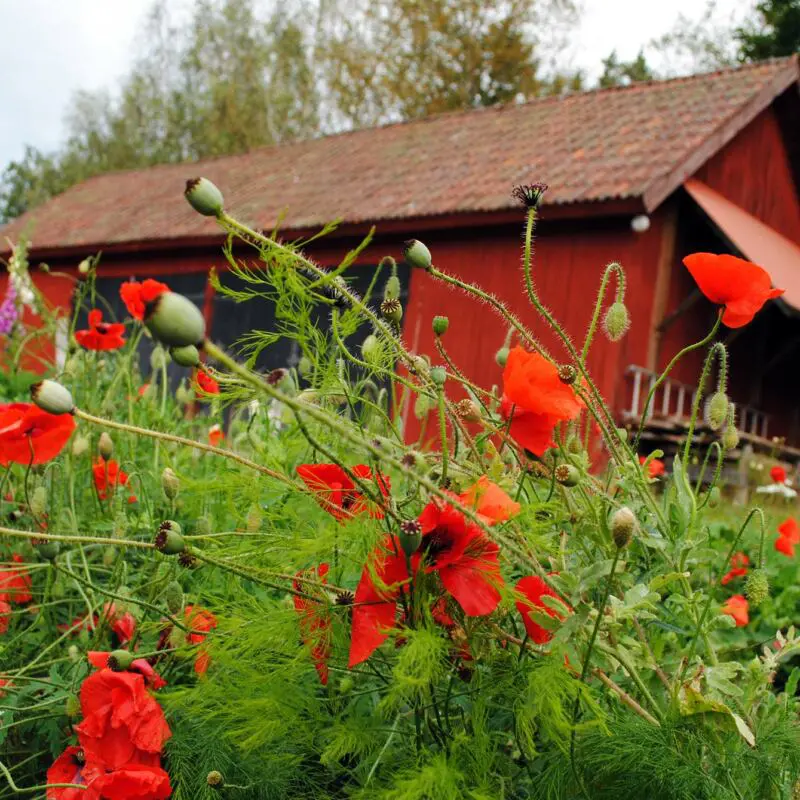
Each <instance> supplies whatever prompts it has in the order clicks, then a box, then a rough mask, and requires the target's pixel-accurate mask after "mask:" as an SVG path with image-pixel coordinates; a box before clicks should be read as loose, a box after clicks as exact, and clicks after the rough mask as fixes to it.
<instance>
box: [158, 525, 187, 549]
mask: <svg viewBox="0 0 800 800" xmlns="http://www.w3.org/2000/svg"><path fill="white" fill-rule="evenodd" d="M153 544H154V545H155V548H156V550H158V551H159V553H163V554H164V555H165V556H176V555H178V553H182V552H183V551H184V550H185V549H186V542H185V541H184V539H183V531H182V529H181V526H180V525H178V523H177V522H174V521H173V520H171V519H168V520H165V521H164V522H162V523H161V525H159V527H158V532H157V533H156V538H155V539H154V540H153Z"/></svg>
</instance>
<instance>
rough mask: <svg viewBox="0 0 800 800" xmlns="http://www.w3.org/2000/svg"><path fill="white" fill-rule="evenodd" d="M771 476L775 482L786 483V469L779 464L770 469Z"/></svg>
mask: <svg viewBox="0 0 800 800" xmlns="http://www.w3.org/2000/svg"><path fill="white" fill-rule="evenodd" d="M769 476H770V478H772V481H773V483H786V470H785V469H784V468H783V467H781V466H779V465H778V464H776V465H775V466H774V467H773V468H772V469H771V470H770V471H769Z"/></svg>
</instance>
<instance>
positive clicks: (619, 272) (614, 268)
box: [581, 262, 625, 364]
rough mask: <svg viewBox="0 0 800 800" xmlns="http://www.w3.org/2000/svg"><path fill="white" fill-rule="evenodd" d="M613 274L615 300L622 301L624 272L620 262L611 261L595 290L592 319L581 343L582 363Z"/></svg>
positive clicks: (590, 342)
mask: <svg viewBox="0 0 800 800" xmlns="http://www.w3.org/2000/svg"><path fill="white" fill-rule="evenodd" d="M613 274H616V276H617V301H618V302H622V301H623V300H624V298H625V272H624V271H623V269H622V266H621V265H620V264H618V263H616V262H612V263H611V264H609V265H608V266H607V267H606V268H605V270H604V271H603V279H602V280H601V281H600V290H599V291H598V292H597V301H596V302H595V304H594V312H593V313H592V321H591V322H590V323H589V330H588V331H587V333H586V341H585V342H584V343H583V350H582V351H581V361H582V362H583V363H584V364H585V363H586V357H587V356H588V355H589V348H590V347H591V346H592V341H593V340H594V335H595V333H596V332H597V323H598V322H599V321H600V313H601V312H602V310H603V301H604V300H605V298H606V289H607V288H608V282H609V280H610V279H611V276H612V275H613Z"/></svg>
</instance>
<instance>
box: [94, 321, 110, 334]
mask: <svg viewBox="0 0 800 800" xmlns="http://www.w3.org/2000/svg"><path fill="white" fill-rule="evenodd" d="M108 328H109V324H108V323H107V322H99V323H98V324H97V325H95V330H96V331H97V332H98V333H99V334H100V335H101V336H106V335H107V334H108Z"/></svg>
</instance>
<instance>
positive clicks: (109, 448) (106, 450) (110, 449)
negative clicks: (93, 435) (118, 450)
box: [97, 431, 114, 461]
mask: <svg viewBox="0 0 800 800" xmlns="http://www.w3.org/2000/svg"><path fill="white" fill-rule="evenodd" d="M97 452H98V453H100V455H101V456H103V458H104V459H105V460H106V461H108V459H109V458H111V456H113V455H114V440H113V439H112V438H111V437H110V436H109V435H108V434H107V433H106V432H105V431H103V432H102V433H101V434H100V438H99V439H98V440H97Z"/></svg>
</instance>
